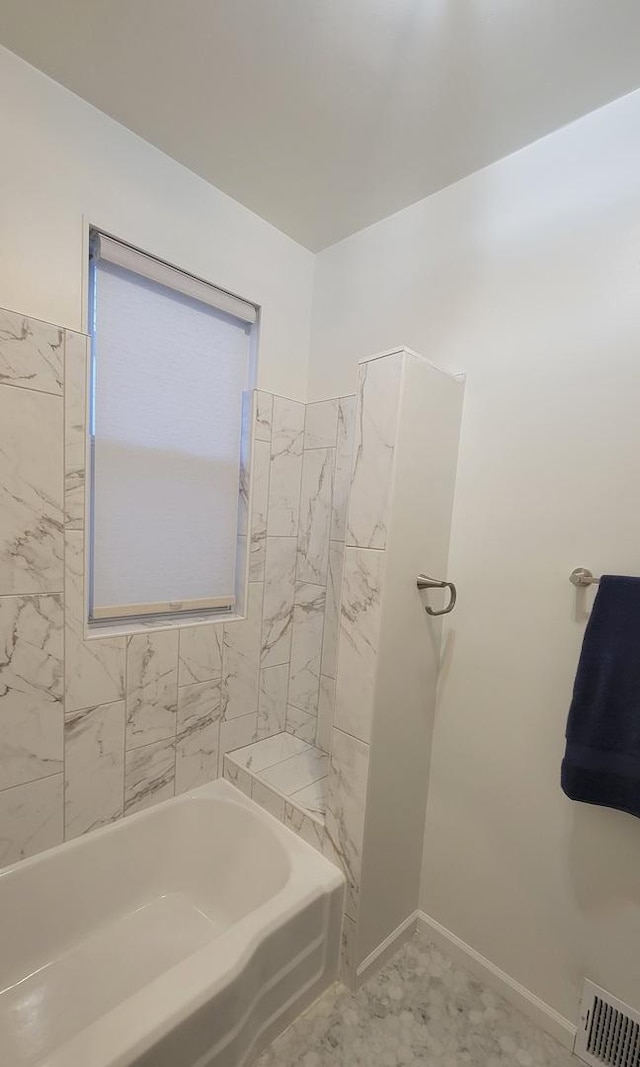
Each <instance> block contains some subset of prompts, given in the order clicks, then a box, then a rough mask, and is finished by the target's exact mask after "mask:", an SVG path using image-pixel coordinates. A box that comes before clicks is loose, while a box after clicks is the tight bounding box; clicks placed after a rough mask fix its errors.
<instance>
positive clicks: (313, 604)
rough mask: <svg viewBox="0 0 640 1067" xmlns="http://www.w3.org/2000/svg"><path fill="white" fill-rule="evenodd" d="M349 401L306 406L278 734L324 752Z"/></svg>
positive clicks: (348, 453)
mask: <svg viewBox="0 0 640 1067" xmlns="http://www.w3.org/2000/svg"><path fill="white" fill-rule="evenodd" d="M354 418H355V397H353V396H346V397H339V398H338V399H336V400H324V401H321V402H319V403H315V404H308V405H307V407H306V413H305V425H304V439H303V451H302V477H301V485H300V511H299V526H298V539H297V547H296V558H295V590H294V603H293V634H292V642H291V659H290V668H289V688H288V701H287V715H286V729H287V731H288V732H289V733H292V734H295V735H296V736H298V737H300V738H302V740H304V741H308V742H310V743H312V744H315V745H317V746H318V747H319V748H322V749H324V750H325V751H326V752H328V751H329V749H330V744H331V728H332V724H333V704H334V691H335V674H336V660H337V635H338V618H339V610H340V587H341V582H342V560H343V557H344V540H345V528H346V511H347V500H348V494H349V483H350V478H351V458H352V451H353V427H354Z"/></svg>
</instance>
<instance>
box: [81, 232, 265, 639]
mask: <svg viewBox="0 0 640 1067" xmlns="http://www.w3.org/2000/svg"><path fill="white" fill-rule="evenodd" d="M91 280H92V312H93V314H92V318H93V324H92V334H93V346H92V354H93V362H92V368H93V383H92V384H93V388H92V435H93V440H92V448H93V463H92V509H91V510H92V521H91V596H90V613H91V617H92V618H94V619H105V618H118V617H125V616H132V615H145V614H154V613H163V612H178V611H189V610H200V609H206V608H216V607H219V608H229V607H232V606H233V604H234V590H235V566H236V547H237V523H238V496H239V474H240V436H241V428H242V427H241V420H242V397H243V392H244V390H246V389H247V388H248V385H249V381H248V376H249V357H250V334H251V322H252V321H254V320H255V314H256V312H255V308H254V307H253V305H251V304H246V303H245V302H244V301H241V300H238V299H237V298H235V297H230V296H229V295H228V294H226V293H223V292H221V291H220V290H217V289H215V288H214V287H213V286H208V285H206V283H204V282H201V281H199V280H198V279H194V278H191V277H190V276H189V275H183V274H182V273H181V272H180V271H177V270H175V269H174V268H171V267H168V266H166V265H165V264H163V263H161V262H159V261H158V260H155V259H152V258H151V257H147V256H145V255H144V254H142V253H140V252H137V251H136V250H134V249H130V248H129V247H128V246H126V245H122V244H120V243H119V242H116V241H114V240H112V239H111V238H105V237H103V236H102V235H100V236H99V238H98V239H96V238H95V237H94V239H93V240H92V269H91ZM204 297H206V298H207V299H206V301H205V299H203V298H204Z"/></svg>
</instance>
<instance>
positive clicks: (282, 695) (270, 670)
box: [258, 663, 289, 737]
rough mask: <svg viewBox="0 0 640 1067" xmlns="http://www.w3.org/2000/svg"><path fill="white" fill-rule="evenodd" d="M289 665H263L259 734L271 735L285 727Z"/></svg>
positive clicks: (261, 735) (263, 735) (259, 704)
mask: <svg viewBox="0 0 640 1067" xmlns="http://www.w3.org/2000/svg"><path fill="white" fill-rule="evenodd" d="M288 685H289V665H288V664H287V663H281V664H279V665H278V666H277V667H263V668H262V670H261V671H260V695H259V702H258V734H259V736H260V737H270V736H271V735H272V734H279V733H281V732H282V731H283V730H284V728H285V722H286V712H287V688H288Z"/></svg>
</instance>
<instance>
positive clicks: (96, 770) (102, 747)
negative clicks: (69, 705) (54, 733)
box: [64, 700, 125, 841]
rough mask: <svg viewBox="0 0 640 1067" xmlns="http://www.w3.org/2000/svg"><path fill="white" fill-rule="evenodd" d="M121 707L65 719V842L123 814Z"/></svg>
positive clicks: (88, 710) (85, 711) (108, 706)
mask: <svg viewBox="0 0 640 1067" xmlns="http://www.w3.org/2000/svg"><path fill="white" fill-rule="evenodd" d="M124 719H125V710H124V701H123V700H119V701H117V702H116V703H115V704H104V705H102V706H101V707H97V708H84V709H83V710H82V711H72V712H70V713H69V714H68V715H67V716H66V718H65V725H64V736H65V840H67V841H68V840H69V839H70V838H72V837H78V836H79V835H80V834H84V833H86V832H87V830H95V829H97V828H98V827H99V826H106V825H107V823H110V822H113V821H114V820H115V819H119V818H120V817H121V815H122V813H123V808H124V724H125V723H124Z"/></svg>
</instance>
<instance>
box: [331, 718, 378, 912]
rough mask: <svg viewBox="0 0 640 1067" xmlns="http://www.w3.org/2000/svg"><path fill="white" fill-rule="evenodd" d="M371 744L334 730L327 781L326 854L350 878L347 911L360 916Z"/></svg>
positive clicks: (347, 891) (348, 881)
mask: <svg viewBox="0 0 640 1067" xmlns="http://www.w3.org/2000/svg"><path fill="white" fill-rule="evenodd" d="M368 773H369V746H368V745H365V744H364V743H363V742H362V741H358V740H357V738H355V737H351V736H350V735H349V734H345V733H343V732H342V731H341V730H336V729H334V731H333V735H332V738H331V761H330V767H329V780H328V783H327V811H326V816H325V830H326V833H325V842H324V854H325V856H327V858H328V859H330V860H332V862H333V863H336V864H337V865H338V866H339V867H340V868H341V869H342V871H343V872H344V876H345V878H346V880H347V890H346V899H345V912H346V914H347V915H348V916H349V917H350V918H352V919H357V911H358V896H359V893H360V875H361V869H362V845H363V841H364V815H365V805H366V797H367V778H368Z"/></svg>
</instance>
